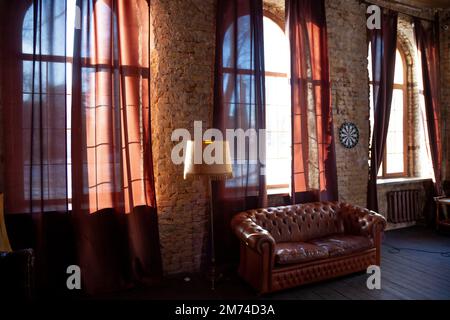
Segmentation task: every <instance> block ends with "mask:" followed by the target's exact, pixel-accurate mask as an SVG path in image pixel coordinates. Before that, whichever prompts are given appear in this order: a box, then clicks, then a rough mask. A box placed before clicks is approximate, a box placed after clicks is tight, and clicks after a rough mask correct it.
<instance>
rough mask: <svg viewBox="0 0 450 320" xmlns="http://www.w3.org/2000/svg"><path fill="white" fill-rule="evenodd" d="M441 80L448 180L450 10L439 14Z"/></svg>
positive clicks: (445, 163)
mask: <svg viewBox="0 0 450 320" xmlns="http://www.w3.org/2000/svg"><path fill="white" fill-rule="evenodd" d="M445 26H447V27H445ZM441 79H442V81H441V95H442V101H441V103H442V119H443V122H442V125H443V132H442V134H443V141H444V166H445V169H446V170H445V171H444V178H445V179H446V180H450V161H449V159H450V10H447V11H445V12H443V13H442V14H441Z"/></svg>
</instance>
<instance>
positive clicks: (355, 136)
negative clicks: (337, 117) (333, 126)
mask: <svg viewBox="0 0 450 320" xmlns="http://www.w3.org/2000/svg"><path fill="white" fill-rule="evenodd" d="M339 140H340V141H341V144H342V145H343V146H344V147H346V148H348V149H351V148H354V147H355V146H356V145H357V144H358V140H359V130H358V128H357V127H356V125H355V124H354V123H352V122H344V123H343V124H342V125H341V127H340V128H339Z"/></svg>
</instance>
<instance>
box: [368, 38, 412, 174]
mask: <svg viewBox="0 0 450 320" xmlns="http://www.w3.org/2000/svg"><path fill="white" fill-rule="evenodd" d="M397 50H398V52H399V53H400V56H401V58H402V64H403V84H396V83H394V84H393V90H395V89H397V90H402V91H403V172H395V173H387V172H386V170H387V148H386V146H385V148H384V155H383V162H382V167H381V175H379V176H378V178H379V179H392V178H406V177H408V148H407V146H408V137H409V122H408V70H407V67H408V66H407V64H406V56H405V52H404V51H403V49H402V48H401V46H400V45H399V44H397ZM396 63H397V61H396ZM371 83H372V82H371ZM388 130H389V129H388ZM386 144H387V141H386Z"/></svg>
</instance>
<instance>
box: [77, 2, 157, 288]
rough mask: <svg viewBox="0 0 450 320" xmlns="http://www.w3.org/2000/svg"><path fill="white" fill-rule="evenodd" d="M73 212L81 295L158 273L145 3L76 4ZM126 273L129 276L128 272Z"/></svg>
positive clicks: (146, 8) (151, 276) (146, 7)
mask: <svg viewBox="0 0 450 320" xmlns="http://www.w3.org/2000/svg"><path fill="white" fill-rule="evenodd" d="M77 4H78V5H79V7H80V9H81V28H80V29H81V30H77V31H76V35H75V48H74V70H73V79H74V80H73V98H72V102H73V105H72V130H73V133H72V161H73V163H72V166H73V172H74V175H73V212H74V217H75V221H76V222H77V223H76V234H77V237H78V242H77V243H78V252H79V260H80V267H81V269H82V270H84V273H83V274H84V279H85V287H86V289H87V291H88V292H98V291H106V290H112V289H120V288H123V287H124V286H126V284H127V280H128V277H129V276H131V279H132V280H135V281H147V280H149V281H151V280H153V278H155V277H158V276H159V275H160V274H161V257H160V248H159V232H158V224H157V215H156V199H155V193H154V190H155V189H154V181H153V165H152V151H151V130H150V93H149V87H150V83H149V82H150V71H149V66H150V61H149V31H150V30H149V26H150V23H149V21H150V20H149V19H150V17H149V12H150V11H149V4H148V3H147V1H145V0H133V1H129V0H128V1H125V0H103V1H95V0H86V1H78V2H77ZM128 271H130V272H131V274H128Z"/></svg>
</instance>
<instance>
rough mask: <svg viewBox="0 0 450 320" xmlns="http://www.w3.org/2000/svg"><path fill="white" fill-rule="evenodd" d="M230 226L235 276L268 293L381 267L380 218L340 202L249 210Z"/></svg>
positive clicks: (381, 228)
mask: <svg viewBox="0 0 450 320" xmlns="http://www.w3.org/2000/svg"><path fill="white" fill-rule="evenodd" d="M231 226H232V228H233V230H234V233H235V234H236V235H237V236H238V238H239V240H240V243H241V244H240V265H239V275H240V276H241V277H242V278H244V279H245V280H246V281H247V282H248V283H249V284H250V285H252V286H253V287H254V288H255V289H256V290H258V291H259V293H261V294H263V293H268V292H273V291H277V290H282V289H286V288H291V287H295V286H298V285H302V284H307V283H311V282H315V281H320V280H325V279H329V278H333V277H338V276H342V275H346V274H350V273H353V272H358V271H362V270H366V269H367V267H368V266H369V265H380V250H381V248H380V246H381V234H382V232H383V231H384V228H385V226H386V220H385V219H384V217H383V216H381V215H379V214H377V213H375V212H372V211H369V210H367V209H363V208H360V207H357V206H353V205H350V204H346V203H340V202H317V203H307V204H300V205H292V206H283V207H274V208H266V209H257V210H249V211H246V212H242V213H239V214H237V215H236V216H235V217H234V218H233V220H232V222H231Z"/></svg>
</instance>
